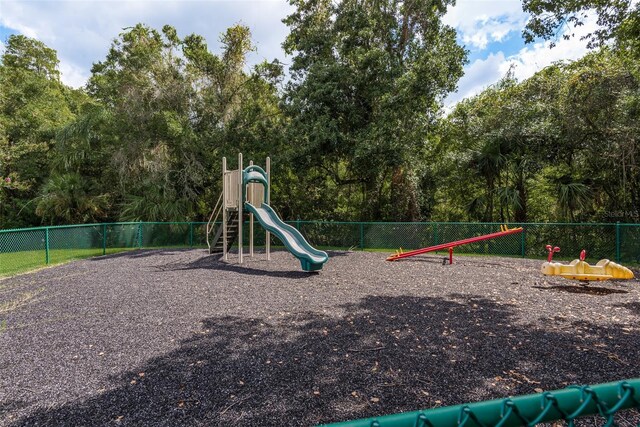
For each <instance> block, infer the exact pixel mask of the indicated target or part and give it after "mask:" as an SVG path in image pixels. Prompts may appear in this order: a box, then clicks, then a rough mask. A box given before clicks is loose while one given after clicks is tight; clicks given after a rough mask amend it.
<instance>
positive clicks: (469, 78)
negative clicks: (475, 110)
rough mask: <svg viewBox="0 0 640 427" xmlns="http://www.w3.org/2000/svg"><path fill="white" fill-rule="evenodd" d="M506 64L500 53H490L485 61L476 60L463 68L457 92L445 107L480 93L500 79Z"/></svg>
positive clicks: (451, 96)
mask: <svg viewBox="0 0 640 427" xmlns="http://www.w3.org/2000/svg"><path fill="white" fill-rule="evenodd" d="M505 63H506V60H505V57H504V54H503V53H502V52H497V53H495V54H494V53H491V54H489V56H488V57H487V58H486V59H477V60H475V61H473V62H472V63H471V64H469V65H468V66H467V67H465V74H464V77H462V79H460V82H459V83H458V90H457V91H456V92H454V93H452V94H450V95H449V96H448V97H447V99H446V100H445V105H447V106H451V105H454V104H456V103H457V102H460V101H461V100H463V99H464V98H468V97H470V96H473V95H475V94H477V93H480V92H482V90H483V89H484V88H486V87H487V86H488V85H489V84H491V83H494V82H496V81H497V80H498V79H500V78H501V77H502V76H503V75H504V72H502V67H503V64H505Z"/></svg>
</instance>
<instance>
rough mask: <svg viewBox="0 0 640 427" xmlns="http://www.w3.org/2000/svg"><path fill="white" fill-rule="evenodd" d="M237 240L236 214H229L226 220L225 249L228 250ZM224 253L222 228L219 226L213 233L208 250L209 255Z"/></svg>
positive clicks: (232, 212)
mask: <svg viewBox="0 0 640 427" xmlns="http://www.w3.org/2000/svg"><path fill="white" fill-rule="evenodd" d="M237 238H238V212H234V211H231V212H229V218H227V248H230V247H231V246H233V244H234V243H235V241H236V239H237ZM223 251H224V233H223V227H222V225H220V226H219V227H218V228H217V229H216V232H215V235H214V238H213V240H212V244H211V247H210V248H209V253H210V254H216V253H222V252H223Z"/></svg>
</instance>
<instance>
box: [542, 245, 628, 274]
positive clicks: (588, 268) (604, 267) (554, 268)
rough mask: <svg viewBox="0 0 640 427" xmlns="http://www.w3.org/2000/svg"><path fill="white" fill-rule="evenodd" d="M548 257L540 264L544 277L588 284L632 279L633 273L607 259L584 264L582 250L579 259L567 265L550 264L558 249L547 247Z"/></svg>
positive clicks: (585, 252)
mask: <svg viewBox="0 0 640 427" xmlns="http://www.w3.org/2000/svg"><path fill="white" fill-rule="evenodd" d="M547 251H549V256H548V257H547V262H545V263H544V264H542V274H544V275H545V276H560V277H564V278H565V279H573V280H580V281H582V282H589V281H592V280H626V279H633V277H634V276H633V272H632V271H631V270H629V269H628V268H627V267H624V266H622V265H620V264H616V263H615V262H613V261H609V260H608V259H601V260H600V261H598V263H597V264H596V265H590V264H587V262H585V260H584V259H585V257H586V256H587V251H585V250H584V249H583V250H582V252H580V259H579V260H578V259H574V260H573V261H571V262H570V263H569V264H561V263H559V262H552V261H551V260H552V258H553V254H554V253H555V252H560V248H559V247H557V246H556V247H554V248H552V247H551V245H547Z"/></svg>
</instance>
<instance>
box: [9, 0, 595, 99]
mask: <svg viewBox="0 0 640 427" xmlns="http://www.w3.org/2000/svg"><path fill="white" fill-rule="evenodd" d="M292 11H293V8H292V7H291V6H290V5H289V4H288V2H287V1H285V0H130V1H122V0H0V51H1V50H2V49H3V47H4V44H5V43H6V39H7V37H9V35H11V34H23V35H25V36H28V37H33V38H36V39H38V40H40V41H42V42H43V43H45V44H46V45H47V46H49V47H51V48H53V49H55V50H56V51H57V53H58V59H59V60H60V67H59V68H60V72H61V78H62V81H63V82H64V83H65V84H67V85H69V86H72V87H76V88H77V87H81V86H83V85H84V84H85V83H86V81H87V79H88V77H89V76H90V73H91V65H92V64H93V63H95V62H99V61H102V60H104V58H105V56H106V54H107V52H108V50H109V47H110V45H111V43H112V41H113V40H114V39H115V38H116V37H117V36H118V34H120V33H121V32H123V31H124V29H126V28H127V27H131V26H134V25H135V24H137V23H139V22H142V23H145V24H147V25H149V26H151V27H154V28H157V29H161V28H162V26H163V25H165V24H169V25H172V26H173V27H175V28H176V29H177V30H178V34H179V36H181V37H183V36H186V35H188V34H191V33H195V34H199V35H201V36H203V37H204V38H205V39H206V40H207V43H208V46H209V49H210V50H211V51H212V52H219V49H220V43H219V39H220V34H221V33H222V32H223V31H225V29H226V28H228V27H230V26H232V25H234V24H237V23H241V24H243V25H246V26H248V27H249V28H250V30H251V33H252V38H253V41H254V44H255V45H256V48H257V50H256V52H254V53H252V55H251V56H250V58H249V63H250V64H256V63H258V62H261V61H263V60H264V59H267V60H272V59H274V58H278V59H279V60H280V61H281V62H283V63H285V64H287V63H289V62H290V58H288V57H287V56H286V55H285V54H284V52H283V50H282V47H281V44H282V42H283V41H284V38H285V36H286V34H287V32H288V29H287V27H286V26H285V25H284V24H283V23H282V19H283V18H284V17H286V16H287V15H288V14H290V13H291V12H292ZM527 19H528V16H527V14H525V13H524V12H523V11H522V3H521V0H457V4H456V6H455V7H450V8H449V10H448V11H447V14H446V16H445V18H444V21H445V23H446V24H448V25H450V26H452V27H454V28H455V29H456V30H457V33H458V42H459V43H460V44H461V45H463V46H464V47H465V48H466V49H467V50H468V52H469V63H468V64H467V65H466V66H465V75H464V77H462V79H460V81H459V83H458V91H457V92H455V93H452V94H450V95H449V96H448V97H447V98H446V99H445V106H446V107H447V108H451V107H452V106H453V105H455V103H456V102H458V101H460V100H461V99H463V98H465V97H469V96H472V95H474V94H477V93H479V92H481V91H482V89H483V88H486V87H487V86H489V85H491V84H493V83H495V82H497V81H498V80H500V78H502V77H503V76H504V75H505V74H506V73H507V71H508V70H509V68H510V67H513V72H514V75H515V76H516V78H518V79H525V78H527V77H529V76H531V75H533V74H534V73H535V72H536V71H538V70H540V69H542V68H544V67H545V66H547V65H550V64H551V63H553V62H555V61H559V60H572V59H577V58H580V57H581V56H583V55H584V54H585V53H586V52H587V49H586V47H585V45H586V43H585V42H584V41H580V40H579V36H580V34H582V33H587V32H589V31H591V30H592V29H593V28H594V26H595V21H594V20H591V21H588V22H587V23H586V25H584V26H583V27H581V28H580V29H579V31H575V33H576V37H574V38H572V39H571V40H563V39H562V38H559V40H557V41H556V43H557V44H556V47H554V48H553V49H549V47H548V42H547V43H543V42H537V43H533V44H529V45H525V44H524V41H523V39H522V35H521V33H522V28H523V27H524V25H525V23H526V22H527Z"/></svg>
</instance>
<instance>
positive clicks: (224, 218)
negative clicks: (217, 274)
mask: <svg viewBox="0 0 640 427" xmlns="http://www.w3.org/2000/svg"><path fill="white" fill-rule="evenodd" d="M226 180H227V158H226V157H223V158H222V256H223V258H224V260H225V261H229V254H228V253H227V252H228V250H229V248H227V181H226Z"/></svg>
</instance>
